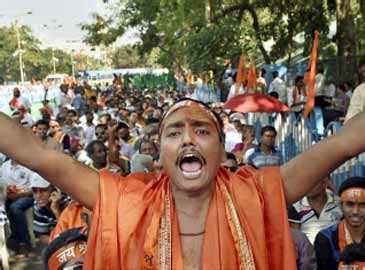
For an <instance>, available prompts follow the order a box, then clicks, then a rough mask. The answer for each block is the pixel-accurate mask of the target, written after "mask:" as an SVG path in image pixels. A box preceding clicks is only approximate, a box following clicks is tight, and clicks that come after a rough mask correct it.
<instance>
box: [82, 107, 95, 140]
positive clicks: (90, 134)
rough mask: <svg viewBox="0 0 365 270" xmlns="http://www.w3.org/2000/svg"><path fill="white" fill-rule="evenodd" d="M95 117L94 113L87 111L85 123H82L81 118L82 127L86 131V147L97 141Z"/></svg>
mask: <svg viewBox="0 0 365 270" xmlns="http://www.w3.org/2000/svg"><path fill="white" fill-rule="evenodd" d="M94 116H95V114H94V113H93V112H92V111H86V112H85V115H83V117H85V122H82V121H81V118H80V122H81V124H80V126H81V127H82V128H83V129H84V143H85V145H88V144H89V143H91V142H92V141H93V140H95V139H96V137H95V126H96V125H95V122H96V121H94V119H95V118H94Z"/></svg>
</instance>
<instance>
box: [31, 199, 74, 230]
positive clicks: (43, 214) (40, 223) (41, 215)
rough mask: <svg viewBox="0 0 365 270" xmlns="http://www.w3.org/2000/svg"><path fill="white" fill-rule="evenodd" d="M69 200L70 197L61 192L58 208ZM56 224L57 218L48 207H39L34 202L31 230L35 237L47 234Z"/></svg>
mask: <svg viewBox="0 0 365 270" xmlns="http://www.w3.org/2000/svg"><path fill="white" fill-rule="evenodd" d="M69 202H70V197H69V196H65V195H64V194H63V196H62V199H61V202H60V208H61V210H63V209H64V208H66V206H67V205H68V203H69ZM56 225H57V218H56V216H55V215H54V214H53V212H52V210H51V209H50V208H48V207H39V206H38V205H37V203H36V202H34V207H33V231H34V234H35V236H36V237H39V236H41V235H49V234H50V233H51V231H52V230H53V229H54V227H56Z"/></svg>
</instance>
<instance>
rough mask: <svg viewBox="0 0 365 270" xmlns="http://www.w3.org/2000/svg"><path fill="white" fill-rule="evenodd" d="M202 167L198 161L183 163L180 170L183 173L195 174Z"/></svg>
mask: <svg viewBox="0 0 365 270" xmlns="http://www.w3.org/2000/svg"><path fill="white" fill-rule="evenodd" d="M201 167H202V165H201V164H200V162H198V161H193V162H183V163H182V164H181V169H182V170H183V171H184V172H196V171H198V170H200V169H201Z"/></svg>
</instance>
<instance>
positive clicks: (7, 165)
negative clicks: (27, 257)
mask: <svg viewBox="0 0 365 270" xmlns="http://www.w3.org/2000/svg"><path fill="white" fill-rule="evenodd" d="M1 172H2V173H1V181H2V183H4V184H5V185H6V201H5V207H6V211H7V215H8V218H9V221H10V228H11V236H10V238H9V247H10V248H12V249H14V250H15V251H16V252H17V253H20V254H24V253H28V252H29V251H30V248H31V246H30V237H29V233H28V226H27V221H26V216H25V211H26V210H27V209H28V208H30V207H32V206H33V197H32V191H31V177H32V175H33V173H34V172H32V171H31V170H29V169H27V168H25V167H23V166H21V165H19V164H17V163H16V162H15V161H12V160H8V161H5V162H4V163H3V165H2V166H1Z"/></svg>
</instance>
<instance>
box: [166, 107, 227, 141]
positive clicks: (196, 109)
mask: <svg viewBox="0 0 365 270" xmlns="http://www.w3.org/2000/svg"><path fill="white" fill-rule="evenodd" d="M186 107H188V108H189V109H190V113H191V116H192V117H193V118H194V117H198V116H201V115H202V112H204V113H205V116H208V117H209V118H210V119H211V120H213V122H214V125H215V127H216V129H217V131H218V134H219V135H220V136H221V129H220V125H219V122H218V119H217V118H216V117H215V115H214V114H213V113H212V112H211V111H210V110H209V109H207V108H206V107H204V105H202V104H200V103H198V102H195V101H193V100H184V101H180V102H178V103H176V104H174V105H173V106H172V107H171V108H170V109H169V110H168V111H167V112H166V114H165V116H164V118H163V119H162V121H161V125H160V130H159V134H160V136H161V134H162V130H163V129H164V126H165V120H166V119H167V118H168V117H169V116H170V115H171V114H172V113H174V112H176V111H177V110H179V109H182V108H186Z"/></svg>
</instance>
